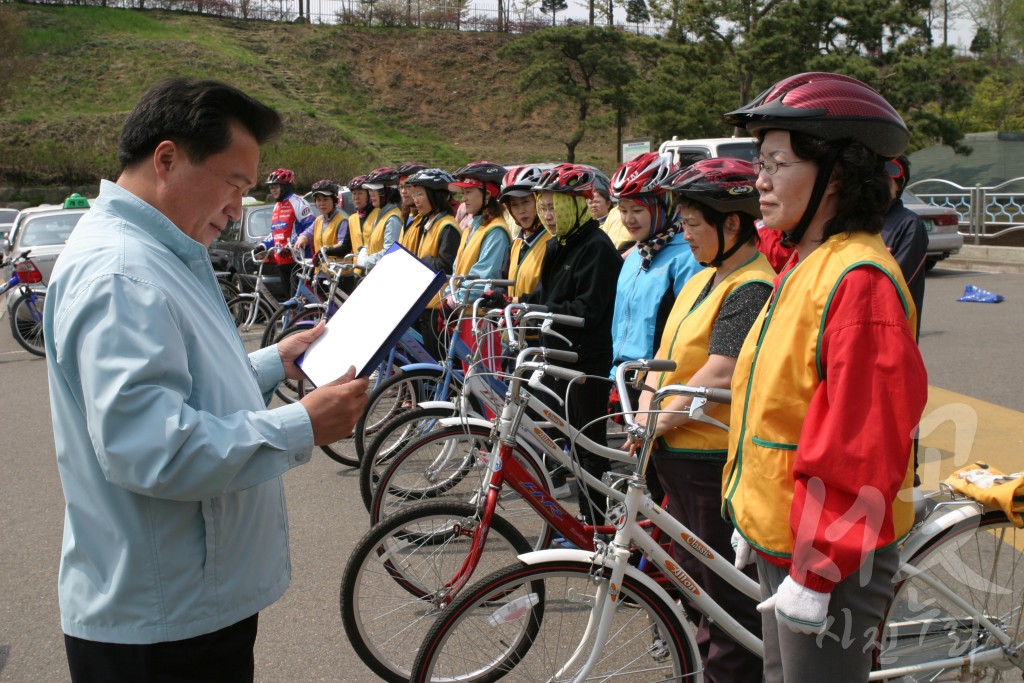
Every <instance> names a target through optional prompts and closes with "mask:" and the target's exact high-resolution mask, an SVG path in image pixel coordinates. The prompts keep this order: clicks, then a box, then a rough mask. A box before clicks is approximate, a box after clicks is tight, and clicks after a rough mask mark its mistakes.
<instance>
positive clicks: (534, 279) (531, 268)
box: [508, 227, 552, 299]
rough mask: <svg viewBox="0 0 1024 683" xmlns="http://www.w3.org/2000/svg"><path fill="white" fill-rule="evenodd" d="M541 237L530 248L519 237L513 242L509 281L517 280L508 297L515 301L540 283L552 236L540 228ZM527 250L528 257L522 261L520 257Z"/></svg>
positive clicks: (510, 255) (524, 257)
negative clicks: (541, 269)
mask: <svg viewBox="0 0 1024 683" xmlns="http://www.w3.org/2000/svg"><path fill="white" fill-rule="evenodd" d="M538 229H539V230H540V233H541V234H540V235H539V236H538V237H537V239H536V241H534V243H533V244H532V245H530V246H529V247H526V240H524V239H522V238H521V237H517V238H516V239H515V240H514V241H513V242H512V252H511V254H509V265H508V270H509V273H508V279H509V280H515V282H516V284H515V286H514V287H512V288H511V289H509V291H508V295H509V296H510V297H512V298H513V299H515V298H516V297H519V296H524V295H526V294H529V293H530V292H532V291H533V288H534V287H536V286H537V283H538V282H540V267H541V265H542V264H543V263H544V252H545V251H547V247H548V240H550V239H551V237H552V235H551V233H550V232H548V231H547V230H545V229H544V228H543V227H541V228H538ZM524 248H527V249H528V251H527V252H526V255H525V256H523V259H522V261H520V260H519V255H520V254H521V253H522V251H523V249H524Z"/></svg>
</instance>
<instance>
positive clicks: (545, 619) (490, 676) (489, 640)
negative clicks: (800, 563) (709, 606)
mask: <svg viewBox="0 0 1024 683" xmlns="http://www.w3.org/2000/svg"><path fill="white" fill-rule="evenodd" d="M610 573H611V570H610V569H607V568H605V567H602V566H599V565H592V564H591V563H589V562H574V561H571V560H567V561H551V562H543V563H540V564H535V565H527V564H524V563H521V562H520V563H518V564H515V565H512V566H510V567H506V568H505V569H501V570H499V571H497V572H495V573H494V574H491V575H490V576H488V577H487V578H484V579H481V580H480V581H479V582H478V583H476V584H474V585H473V586H472V587H470V588H468V589H466V590H465V591H464V592H463V593H462V594H461V595H460V596H459V597H458V598H456V599H455V601H454V602H453V603H452V604H451V606H450V607H449V608H448V609H447V610H445V611H444V612H443V613H442V614H441V616H440V617H438V619H437V621H435V622H434V625H433V627H431V629H430V631H429V632H428V633H427V636H426V638H424V640H423V645H422V646H421V647H420V651H419V652H418V653H417V655H416V660H415V662H414V663H413V676H412V678H411V679H410V680H412V681H420V682H423V683H425V682H426V681H435V680H445V681H474V682H479V683H483V682H486V681H494V680H498V679H502V680H504V681H529V682H531V683H532V682H534V681H571V680H574V679H575V676H576V674H577V673H578V672H579V667H573V668H572V670H567V671H561V670H562V669H563V668H564V667H565V665H566V663H567V662H568V661H569V660H570V659H571V658H572V656H573V653H574V652H576V651H577V649H580V651H581V652H583V657H582V659H581V662H580V663H582V661H585V659H586V657H587V655H588V654H589V652H590V651H591V650H592V649H593V647H594V643H593V642H592V639H591V638H586V639H584V634H585V632H586V628H587V623H588V621H589V619H590V616H591V609H592V608H593V605H594V604H595V602H598V601H600V602H603V598H604V597H605V596H606V595H607V591H608V579H609V576H610ZM619 591H620V592H619V595H620V597H619V605H618V608H617V609H616V610H615V613H614V615H613V616H612V619H613V622H612V624H610V630H609V637H608V642H607V643H606V644H605V646H604V647H603V648H602V649H601V651H600V652H599V654H598V659H597V662H596V666H595V667H594V668H593V669H592V670H591V671H590V676H589V678H588V679H587V680H600V681H669V680H670V681H678V680H684V679H685V677H686V676H689V675H691V674H694V673H696V672H698V671H700V666H701V665H700V658H699V657H698V656H697V655H696V653H695V652H694V651H693V648H692V644H691V641H690V639H689V638H688V637H687V635H688V634H687V633H686V628H687V626H686V625H685V624H683V622H682V617H681V614H680V613H679V608H678V607H677V606H676V605H674V604H671V603H666V602H663V601H662V600H661V598H659V597H658V595H657V594H655V593H654V592H653V591H651V590H650V589H649V588H648V587H647V586H645V585H643V584H642V583H640V582H638V581H636V580H634V579H633V578H631V577H630V576H628V575H627V576H625V577H624V578H623V582H622V586H621V587H620V589H619Z"/></svg>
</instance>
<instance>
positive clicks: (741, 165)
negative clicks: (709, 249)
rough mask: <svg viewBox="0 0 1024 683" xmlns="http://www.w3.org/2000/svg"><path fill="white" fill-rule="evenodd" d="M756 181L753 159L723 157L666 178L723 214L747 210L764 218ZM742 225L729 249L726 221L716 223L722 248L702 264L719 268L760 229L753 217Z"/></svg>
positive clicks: (678, 189)
mask: <svg viewBox="0 0 1024 683" xmlns="http://www.w3.org/2000/svg"><path fill="white" fill-rule="evenodd" d="M756 182H757V173H756V172H755V171H754V165H753V164H752V163H751V162H749V161H744V160H743V159H730V158H728V157H719V158H715V159H704V160H702V161H698V162H697V163H695V164H693V165H691V166H687V167H686V168H683V169H680V170H678V171H676V172H674V173H673V174H672V175H670V176H669V177H668V179H667V180H666V181H665V184H664V187H665V189H667V190H669V191H671V192H674V193H676V194H677V195H679V196H682V197H685V198H687V199H689V200H690V201H693V202H696V203H698V204H703V205H704V206H707V207H709V208H711V209H713V210H715V211H717V212H718V213H721V214H730V213H743V214H746V215H748V216H750V217H751V218H760V217H761V207H760V204H759V203H758V200H759V199H760V193H759V192H758V191H757V188H756V187H755V186H754V183H756ZM741 225H743V226H744V227H743V228H741V230H740V232H739V234H738V235H737V237H736V243H735V244H734V245H732V246H731V247H730V248H729V249H725V221H724V220H722V221H718V222H717V223H716V224H715V230H716V232H717V233H718V250H717V252H716V254H715V258H713V259H712V260H711V261H708V262H707V263H704V262H702V263H701V265H702V266H714V267H715V268H717V267H718V266H720V265H722V262H723V261H725V259H727V258H729V257H730V256H732V255H733V254H735V253H736V252H737V251H738V250H739V248H740V247H742V246H743V245H744V244H746V243H747V242H748V241H749V240H750V238H752V237H753V236H754V235H755V234H756V233H757V228H755V227H754V221H753V220H746V221H741Z"/></svg>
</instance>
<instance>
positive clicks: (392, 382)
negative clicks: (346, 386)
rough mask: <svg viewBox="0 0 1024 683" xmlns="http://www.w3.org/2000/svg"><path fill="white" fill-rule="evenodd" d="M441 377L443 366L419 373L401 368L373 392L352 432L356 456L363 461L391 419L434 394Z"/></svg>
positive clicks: (419, 371)
mask: <svg viewBox="0 0 1024 683" xmlns="http://www.w3.org/2000/svg"><path fill="white" fill-rule="evenodd" d="M441 376H442V370H441V369H440V368H438V369H436V370H435V369H431V370H417V371H415V372H403V371H402V370H399V371H398V372H396V373H395V374H393V375H392V376H391V377H388V378H387V379H386V380H384V381H383V382H381V384H380V386H378V387H377V388H376V389H374V390H373V391H371V392H370V398H369V401H367V404H366V411H365V412H364V413H363V416H362V417H360V418H359V421H358V422H357V423H356V429H355V432H354V433H353V435H352V440H353V441H354V445H355V450H356V457H357V458H359V459H360V460H362V458H363V456H364V455H365V454H366V447H367V446H369V445H370V443H371V442H372V440H373V438H374V437H375V436H376V435H377V434H378V433H379V432H380V431H381V430H382V429H383V428H384V427H385V426H386V425H387V424H388V423H389V422H390V421H391V420H394V419H395V418H397V417H398V416H400V415H403V414H405V413H407V412H408V411H410V410H412V409H413V408H415V407H416V405H417V404H418V403H419V402H420V401H425V400H427V398H428V397H430V396H432V395H433V391H434V388H435V387H436V386H437V383H438V382H439V381H440V380H441Z"/></svg>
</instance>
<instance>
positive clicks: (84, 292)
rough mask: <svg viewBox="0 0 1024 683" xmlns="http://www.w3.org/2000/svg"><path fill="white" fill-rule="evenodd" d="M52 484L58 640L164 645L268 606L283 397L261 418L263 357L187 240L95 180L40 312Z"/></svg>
mask: <svg viewBox="0 0 1024 683" xmlns="http://www.w3.org/2000/svg"><path fill="white" fill-rule="evenodd" d="M44 335H45V339H46V356H47V358H46V363H47V370H48V371H49V388H50V406H51V411H52V416H53V431H54V440H55V443H56V450H57V465H58V469H59V471H60V477H61V483H62V485H63V488H64V498H65V500H66V507H65V513H64V543H63V549H62V552H61V562H60V576H59V579H58V597H59V602H60V610H61V625H62V627H63V629H64V632H65V633H67V634H70V635H72V636H77V637H80V638H85V639H88V640H97V641H103V642H112V643H153V642H161V641H167V640H180V639H184V638H190V637H192V636H197V635H201V634H204V633H209V632H212V631H215V630H217V629H220V628H223V627H225V626H229V625H231V624H233V623H235V622H237V621H239V620H241V619H244V618H246V617H248V616H251V615H252V614H255V613H256V612H258V611H259V610H261V609H263V608H264V607H266V606H268V605H270V604H271V603H272V602H274V601H275V600H276V599H277V598H278V597H280V596H281V594H282V593H284V591H285V588H287V586H288V582H289V580H290V575H291V565H290V560H289V557H288V519H287V515H286V513H285V500H284V488H283V485H282V481H281V474H282V473H284V472H285V471H287V470H288V469H289V468H291V467H294V466H296V465H298V464H300V463H303V462H307V461H308V460H309V459H310V456H311V450H312V447H313V431H312V426H311V424H310V421H309V417H308V415H307V413H306V411H305V409H304V408H303V407H302V406H301V405H300V404H298V403H295V404H292V405H289V406H286V407H283V408H278V409H275V410H267V409H266V402H267V400H269V397H270V395H271V392H272V391H273V389H274V386H275V385H276V384H277V383H278V382H279V381H281V380H282V379H283V378H284V367H283V365H282V363H281V360H280V357H279V355H278V353H277V349H276V347H272V348H269V349H265V350H261V351H259V352H256V353H254V354H252V355H251V356H250V355H249V354H248V353H247V352H246V350H245V348H244V346H243V345H242V341H241V339H240V338H239V336H238V333H237V331H236V329H235V325H234V323H233V321H232V319H231V316H230V315H229V313H228V310H227V307H226V306H225V304H224V300H223V298H222V296H221V293H220V290H219V288H218V285H217V281H216V278H215V276H214V274H213V269H212V267H211V266H210V259H209V257H208V256H207V252H206V249H205V248H204V247H203V245H201V244H199V243H198V242H195V241H193V240H192V239H190V238H189V237H187V236H186V235H185V234H184V233H183V232H181V231H180V230H178V228H176V227H175V226H174V225H173V224H172V223H171V222H170V221H169V220H168V219H167V218H165V217H164V216H163V215H162V214H160V213H159V212H158V211H157V210H156V209H154V208H153V207H151V206H150V205H149V204H146V203H145V202H143V201H141V200H140V199H138V198H136V197H135V196H134V195H132V194H131V193H129V192H127V191H126V190H124V189H122V188H120V187H118V186H117V185H114V184H113V183H109V182H104V183H103V184H102V186H101V191H100V196H99V198H98V199H97V200H96V201H95V202H94V203H93V208H92V209H91V210H90V211H89V213H88V214H87V215H86V216H84V217H83V218H82V220H81V222H80V223H79V224H78V227H77V228H76V230H75V232H74V233H73V235H72V236H71V239H70V240H69V241H68V245H67V247H66V248H65V250H64V252H63V254H62V255H61V257H60V258H59V259H58V261H57V264H56V267H55V268H54V271H53V276H52V277H51V279H50V283H49V286H48V288H47V292H46V304H45V314H44Z"/></svg>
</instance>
